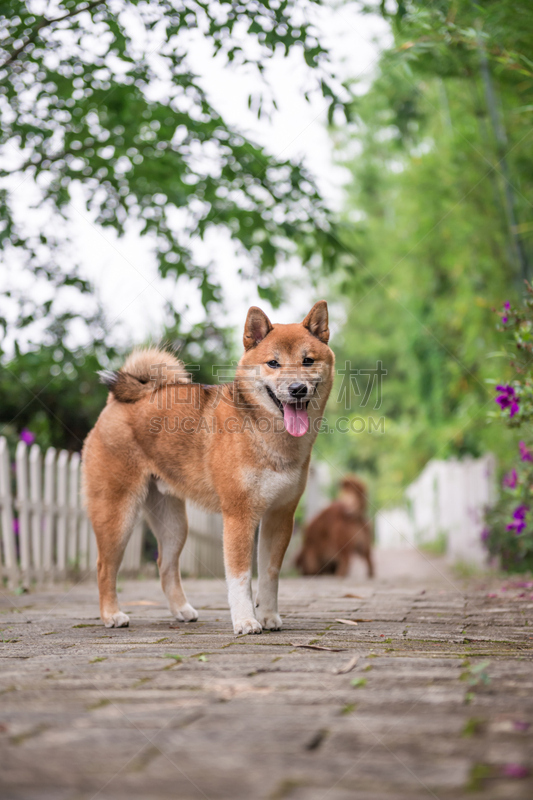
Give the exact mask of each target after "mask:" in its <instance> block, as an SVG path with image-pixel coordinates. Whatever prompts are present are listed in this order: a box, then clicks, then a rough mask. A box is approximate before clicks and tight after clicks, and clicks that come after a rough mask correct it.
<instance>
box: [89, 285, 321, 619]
mask: <svg viewBox="0 0 533 800" xmlns="http://www.w3.org/2000/svg"><path fill="white" fill-rule="evenodd" d="M328 340H329V329H328V311H327V305H326V302H325V301H324V300H321V301H319V302H318V303H316V304H315V305H314V306H313V308H312V309H311V311H310V312H309V314H308V315H307V316H306V318H305V319H304V320H303V322H302V323H296V324H290V325H272V324H271V322H270V320H269V319H268V317H267V316H266V314H264V313H263V311H261V309H259V308H256V307H252V308H250V310H249V311H248V315H247V318H246V324H245V328H244V337H243V343H244V354H243V356H242V358H241V360H240V361H239V364H238V366H237V370H236V375H235V380H234V381H233V382H232V383H226V384H222V385H220V386H203V385H200V384H194V383H191V382H190V376H189V374H188V373H187V372H186V369H185V367H184V365H183V364H182V363H181V362H180V361H179V360H178V359H177V358H176V357H175V356H174V355H173V354H171V353H168V352H165V351H163V350H158V349H154V348H151V349H147V350H137V351H134V352H133V353H132V354H131V355H130V356H129V358H128V359H127V360H126V362H125V364H124V366H123V367H122V369H120V370H118V371H117V372H106V373H104V374H103V375H102V380H103V382H104V383H105V384H106V385H107V386H108V387H109V390H110V394H109V396H108V401H107V404H106V406H105V408H104V410H103V411H102V413H101V415H100V417H99V419H98V421H97V423H96V425H95V427H94V428H93V430H92V431H91V432H90V433H89V435H88V437H87V439H86V441H85V444H84V447H83V454H82V459H83V474H84V494H85V500H86V504H87V509H88V513H89V517H90V519H91V522H92V526H93V529H94V532H95V534H96V539H97V542H98V562H97V569H98V588H99V593H100V612H101V616H102V619H103V621H104V623H105V625H106V627H123V626H127V625H128V623H129V619H128V617H127V616H126V614H124V613H123V612H122V611H121V610H120V608H119V604H118V598H117V593H116V577H117V572H118V569H119V566H120V563H121V560H122V556H123V554H124V549H125V547H126V544H127V542H128V539H129V536H130V534H131V531H132V527H133V524H134V522H135V519H136V516H137V514H138V513H139V511H140V510H141V508H142V509H143V511H144V513H145V514H146V517H147V519H148V522H149V524H150V527H151V528H152V530H153V532H154V534H155V536H156V537H157V540H158V544H159V557H158V565H159V570H160V575H161V582H162V586H163V591H164V593H165V595H166V597H167V599H168V603H169V607H170V611H171V613H172V614H173V615H174V616H175V617H176V618H177V619H178V620H182V621H190V620H196V619H197V618H198V613H197V612H196V610H195V609H194V608H193V607H192V605H190V603H188V602H187V598H186V597H185V593H184V591H183V588H182V585H181V579H180V569H179V557H180V553H181V550H182V549H183V545H184V544H185V540H186V537H187V516H186V512H185V500H186V499H188V500H190V501H192V502H193V503H195V504H197V505H199V506H201V507H203V508H204V509H206V510H207V511H211V512H221V513H222V516H223V522H224V563H225V568H226V578H227V585H228V595H229V605H230V609H231V618H232V622H233V629H234V631H235V633H236V634H240V633H261V630H262V629H263V628H268V629H270V630H278V629H279V628H280V627H281V618H280V616H279V613H278V599H277V598H278V577H279V571H280V568H281V563H282V561H283V556H284V554H285V550H286V549H287V545H288V543H289V539H290V537H291V534H292V529H293V519H294V512H295V509H296V506H297V504H298V501H299V499H300V497H301V495H302V492H303V490H304V488H305V483H306V480H307V472H308V467H309V459H310V455H311V448H312V446H313V443H314V441H315V439H316V436H317V433H318V430H319V426H320V422H321V420H322V415H323V412H324V407H325V404H326V400H327V398H328V395H329V392H330V390H331V385H332V381H333V366H334V355H333V352H332V351H331V350H330V348H329V347H328ZM258 524H260V534H259V550H258V569H259V580H258V592H257V597H256V599H255V606H254V602H253V599H252V586H251V567H252V563H251V562H252V552H253V545H254V534H255V530H256V528H257V525H258Z"/></svg>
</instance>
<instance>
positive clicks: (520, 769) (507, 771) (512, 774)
mask: <svg viewBox="0 0 533 800" xmlns="http://www.w3.org/2000/svg"><path fill="white" fill-rule="evenodd" d="M500 769H501V773H502V775H504V776H505V777H506V778H527V776H528V775H529V770H528V768H527V767H524V766H523V764H502V766H501V768H500Z"/></svg>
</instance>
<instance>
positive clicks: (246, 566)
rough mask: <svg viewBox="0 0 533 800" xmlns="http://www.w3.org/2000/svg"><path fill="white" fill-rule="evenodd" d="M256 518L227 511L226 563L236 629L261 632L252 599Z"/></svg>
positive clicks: (225, 522) (236, 631)
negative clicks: (230, 513) (229, 513)
mask: <svg viewBox="0 0 533 800" xmlns="http://www.w3.org/2000/svg"><path fill="white" fill-rule="evenodd" d="M255 528H256V521H255V520H254V519H252V518H251V517H250V516H248V515H242V516H238V517H237V516H234V515H228V514H224V563H225V566H226V581H227V584H228V599H229V606H230V610H231V620H232V622H233V630H234V632H235V633H236V634H239V633H261V631H262V628H261V625H260V624H259V622H258V621H257V619H256V617H255V614H254V606H253V601H252V554H253V548H254V534H255Z"/></svg>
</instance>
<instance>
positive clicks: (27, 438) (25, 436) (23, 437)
mask: <svg viewBox="0 0 533 800" xmlns="http://www.w3.org/2000/svg"><path fill="white" fill-rule="evenodd" d="M19 439H20V441H21V442H26V444H33V443H34V441H35V434H34V433H32V432H31V431H29V430H28V429H27V428H23V429H22V430H21V432H20V436H19Z"/></svg>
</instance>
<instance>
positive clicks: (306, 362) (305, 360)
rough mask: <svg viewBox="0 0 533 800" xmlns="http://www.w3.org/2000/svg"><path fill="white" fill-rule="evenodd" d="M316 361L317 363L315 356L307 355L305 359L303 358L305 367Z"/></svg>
mask: <svg viewBox="0 0 533 800" xmlns="http://www.w3.org/2000/svg"><path fill="white" fill-rule="evenodd" d="M314 363H315V359H314V358H309V356H306V357H305V358H304V360H303V365H304V367H310V366H311V364H314Z"/></svg>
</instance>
